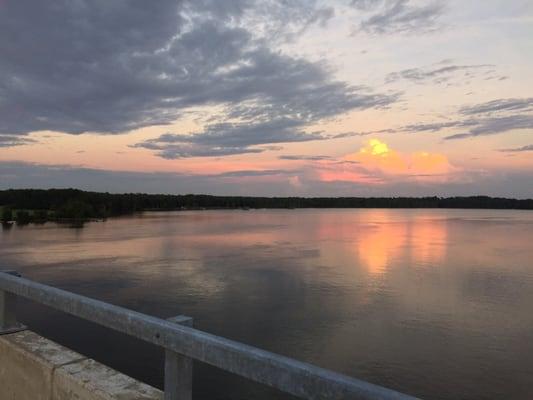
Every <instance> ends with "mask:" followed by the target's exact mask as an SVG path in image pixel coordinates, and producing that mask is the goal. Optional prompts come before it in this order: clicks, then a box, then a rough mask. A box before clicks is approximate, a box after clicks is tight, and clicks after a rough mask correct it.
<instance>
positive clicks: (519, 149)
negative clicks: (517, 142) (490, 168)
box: [499, 144, 533, 153]
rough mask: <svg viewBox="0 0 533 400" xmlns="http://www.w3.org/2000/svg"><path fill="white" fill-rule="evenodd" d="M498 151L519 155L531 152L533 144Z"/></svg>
mask: <svg viewBox="0 0 533 400" xmlns="http://www.w3.org/2000/svg"><path fill="white" fill-rule="evenodd" d="M499 151H501V152H504V153H520V152H524V151H533V144H528V145H526V146H522V147H516V148H513V149H501V150H499Z"/></svg>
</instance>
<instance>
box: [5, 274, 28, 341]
mask: <svg viewBox="0 0 533 400" xmlns="http://www.w3.org/2000/svg"><path fill="white" fill-rule="evenodd" d="M0 272H2V273H4V274H9V275H14V276H20V274H19V273H18V272H16V271H0ZM25 329H26V326H24V325H22V324H21V323H20V322H18V321H17V296H16V295H14V294H13V293H9V292H5V291H3V290H0V335H7V334H9V333H15V332H19V331H23V330H25Z"/></svg>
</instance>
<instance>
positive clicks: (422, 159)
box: [321, 139, 454, 182]
mask: <svg viewBox="0 0 533 400" xmlns="http://www.w3.org/2000/svg"><path fill="white" fill-rule="evenodd" d="M343 161H346V162H347V163H344V164H342V165H341V166H339V167H338V168H337V169H335V170H332V168H329V169H328V171H327V172H323V173H322V174H321V178H322V180H327V181H333V180H337V181H350V182H370V181H372V180H373V181H374V182H383V181H385V180H390V179H394V178H395V177H414V178H416V179H417V180H424V179H432V180H435V179H436V178H437V177H440V179H442V177H444V179H445V178H446V176H447V175H448V174H449V173H450V172H452V171H453V169H454V168H453V166H452V165H451V164H450V162H449V161H448V158H447V157H446V156H445V155H444V154H439V153H429V152H427V151H420V152H415V153H401V152H399V151H396V150H394V149H391V148H390V147H389V146H388V145H387V143H385V142H383V141H381V140H379V139H371V140H369V141H368V142H367V143H366V144H365V145H364V146H363V147H362V148H361V149H360V150H359V151H358V152H356V153H352V154H348V155H347V156H345V157H343Z"/></svg>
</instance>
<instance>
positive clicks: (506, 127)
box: [444, 115, 533, 140]
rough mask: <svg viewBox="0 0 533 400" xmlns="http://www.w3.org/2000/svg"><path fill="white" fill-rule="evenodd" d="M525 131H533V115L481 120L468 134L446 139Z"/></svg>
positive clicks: (459, 134) (451, 136)
mask: <svg viewBox="0 0 533 400" xmlns="http://www.w3.org/2000/svg"><path fill="white" fill-rule="evenodd" d="M524 129H533V115H510V116H505V117H495V118H485V119H481V120H479V121H477V126H476V127H474V128H472V129H470V130H469V131H468V132H467V133H458V134H455V135H450V136H446V137H445V138H444V139H446V140H453V139H465V138H469V137H476V136H486V135H495V134H498V133H504V132H508V131H512V130H524Z"/></svg>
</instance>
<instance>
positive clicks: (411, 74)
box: [385, 64, 494, 84]
mask: <svg viewBox="0 0 533 400" xmlns="http://www.w3.org/2000/svg"><path fill="white" fill-rule="evenodd" d="M493 68H494V65H491V64H476V65H445V66H439V67H434V66H432V67H424V68H410V69H404V70H402V71H397V72H391V73H390V74H388V75H387V76H386V77H385V82H387V83H392V82H397V81H400V80H408V81H411V82H414V83H417V84H424V83H427V82H432V83H434V84H443V83H448V82H450V81H451V80H452V79H454V80H457V79H459V78H466V79H470V78H472V77H474V76H476V74H483V75H484V74H486V73H487V72H491V73H492V72H493Z"/></svg>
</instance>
